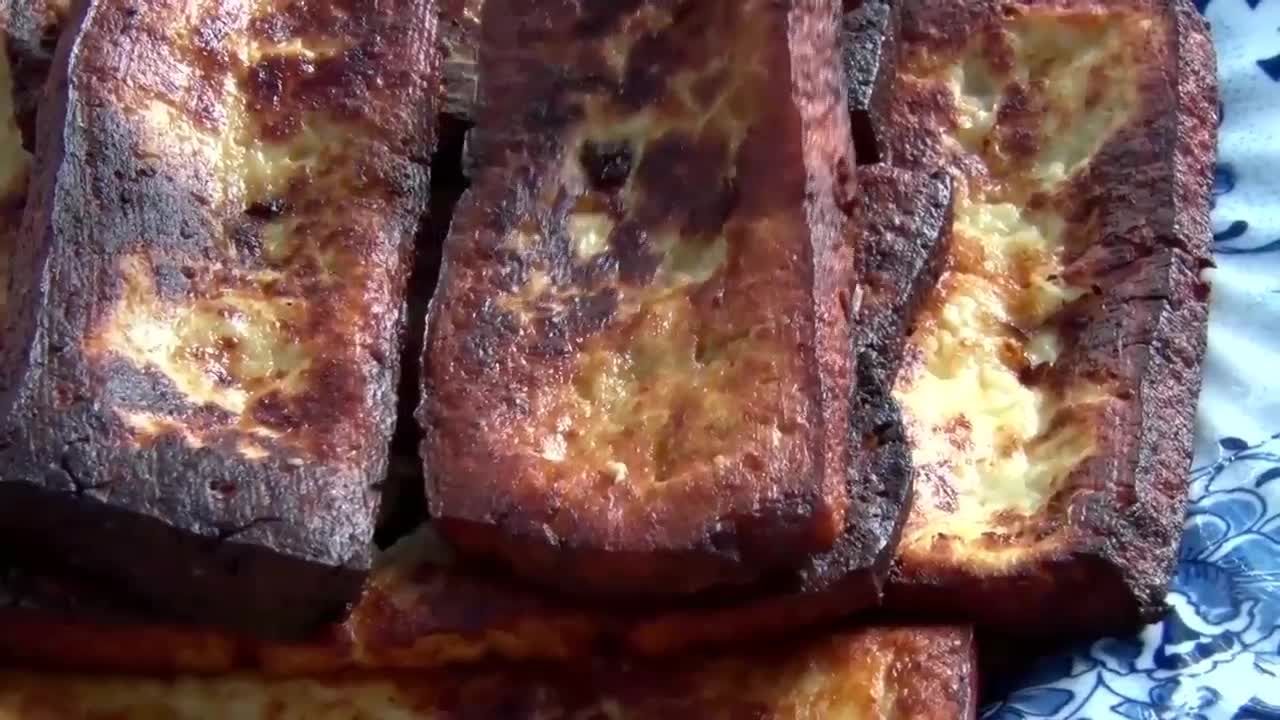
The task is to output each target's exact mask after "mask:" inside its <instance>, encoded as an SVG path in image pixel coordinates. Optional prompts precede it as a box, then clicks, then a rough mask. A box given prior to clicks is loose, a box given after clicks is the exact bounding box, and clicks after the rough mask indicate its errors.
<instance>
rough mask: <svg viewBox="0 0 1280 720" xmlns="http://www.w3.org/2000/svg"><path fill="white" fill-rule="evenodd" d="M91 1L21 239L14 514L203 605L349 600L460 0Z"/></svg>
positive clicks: (115, 570) (66, 68)
mask: <svg viewBox="0 0 1280 720" xmlns="http://www.w3.org/2000/svg"><path fill="white" fill-rule="evenodd" d="M82 5H83V8H82V10H81V13H80V15H79V16H78V17H77V18H75V19H74V20H73V24H72V28H71V29H70V30H69V31H68V32H69V33H71V37H69V38H68V39H67V41H66V42H63V43H62V46H61V51H60V54H59V57H58V60H57V62H58V65H57V68H56V70H55V81H54V87H56V88H57V92H56V93H51V94H50V95H49V96H48V97H47V98H46V100H45V104H44V106H43V107H42V108H41V111H40V112H41V115H40V133H39V137H38V141H37V147H36V159H35V171H34V176H33V177H34V179H33V185H34V187H33V191H32V198H33V203H32V205H31V206H30V207H28V208H27V211H26V215H25V219H24V224H23V229H22V232H21V235H20V238H19V242H18V246H17V254H16V256H15V268H16V271H15V273H14V277H15V282H14V283H13V287H12V291H11V293H10V295H9V297H10V314H11V318H12V321H11V323H10V325H11V328H10V332H9V335H8V337H7V340H6V344H7V345H8V348H7V349H11V350H12V352H11V353H9V355H8V367H7V368H6V371H7V373H8V375H9V376H10V377H11V378H12V380H13V385H12V391H11V393H10V394H9V395H8V396H6V397H5V398H4V400H3V403H0V414H2V416H3V421H2V422H3V435H2V436H0V476H2V477H3V478H4V479H3V480H2V481H0V533H5V534H8V535H10V536H11V537H14V538H16V541H17V542H19V543H20V544H23V545H26V546H28V547H30V548H31V549H32V550H33V551H40V552H47V553H50V554H51V555H52V556H54V557H56V558H58V559H59V560H61V561H65V562H67V563H68V564H70V565H73V566H75V567H79V568H81V569H83V570H85V571H87V572H90V573H93V574H97V575H99V576H103V577H106V578H110V579H111V580H112V581H113V582H115V583H117V584H119V586H120V587H121V588H122V590H123V591H125V592H128V593H131V594H134V595H136V596H138V597H140V598H143V599H144V600H145V601H146V602H148V603H150V604H152V605H154V606H157V607H162V608H164V610H165V611H166V612H176V613H179V614H181V615H184V616H186V617H188V618H191V619H196V620H200V621H208V622H214V623H226V624H230V625H233V626H237V627H241V628H245V629H252V630H255V631H262V632H272V633H290V632H294V631H297V630H298V629H299V628H301V627H308V626H311V625H312V624H314V623H315V622H317V621H318V620H321V619H329V618H333V617H334V616H336V615H338V614H339V613H341V611H342V610H343V608H344V607H345V606H346V605H347V604H348V603H350V602H351V601H352V600H353V599H354V598H355V597H356V595H357V594H358V592H359V589H360V586H361V583H362V581H363V577H364V574H365V571H366V570H367V567H368V564H369V561H370V556H371V552H372V551H371V537H372V527H373V523H374V518H375V514H376V511H377V507H378V498H379V494H378V485H379V483H380V482H381V481H382V480H383V476H384V474H385V471H386V465H387V445H388V439H389V437H390V434H391V429H392V425H393V423H394V419H395V392H394V390H395V387H396V378H397V372H398V359H399V347H400V334H401V325H402V320H403V318H402V315H403V305H404V292H405V280H406V273H407V265H408V262H407V259H408V254H409V250H410V246H411V241H412V238H413V234H414V231H415V228H416V226H417V222H418V218H419V215H420V214H421V212H422V211H423V209H424V207H425V201H426V190H427V169H426V164H425V163H426V161H427V158H428V156H429V154H430V151H431V148H432V145H433V133H434V113H433V112H432V109H433V108H434V106H435V103H436V101H437V94H438V83H437V74H438V67H437V66H438V63H439V58H438V57H437V54H436V53H435V52H434V51H433V50H432V47H433V45H434V42H435V30H436V22H435V12H436V9H435V6H434V5H433V4H432V3H431V2H427V1H426V0H402V1H401V0H395V1H393V2H386V3H379V4H376V5H369V4H367V3H363V2H357V1H356V0H350V1H343V2H335V3H325V4H302V3H292V2H271V1H270V0H237V1H234V2H204V1H200V0H159V1H157V2H148V3H145V4H138V3H133V2H125V1H124V0H96V1H94V2H88V3H83V4H82ZM156 548H164V552H156Z"/></svg>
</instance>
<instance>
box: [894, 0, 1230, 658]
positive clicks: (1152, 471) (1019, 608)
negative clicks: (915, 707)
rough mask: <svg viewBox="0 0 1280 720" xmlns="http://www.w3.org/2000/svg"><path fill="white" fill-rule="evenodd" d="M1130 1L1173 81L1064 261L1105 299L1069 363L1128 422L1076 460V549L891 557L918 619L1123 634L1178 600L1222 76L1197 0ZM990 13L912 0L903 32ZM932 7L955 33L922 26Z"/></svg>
mask: <svg viewBox="0 0 1280 720" xmlns="http://www.w3.org/2000/svg"><path fill="white" fill-rule="evenodd" d="M1025 4H1026V6H1027V7H1029V8H1032V9H1034V8H1036V7H1039V6H1041V5H1044V6H1047V7H1052V8H1062V7H1071V6H1072V5H1071V3H1069V2H1066V1H1065V0H1053V1H1046V2H1044V3H1025ZM1127 4H1128V5H1132V6H1137V7H1139V8H1144V9H1149V8H1154V9H1155V13H1154V14H1155V15H1156V16H1157V17H1159V18H1161V19H1162V20H1163V21H1165V22H1167V23H1168V24H1169V28H1170V35H1169V37H1170V40H1171V43H1170V46H1169V47H1168V48H1167V49H1166V53H1167V57H1166V58H1164V59H1165V60H1167V63H1166V66H1164V67H1153V68H1148V72H1149V73H1150V74H1152V76H1154V77H1156V78H1160V79H1161V80H1157V81H1156V82H1151V81H1150V79H1148V82H1147V84H1146V85H1144V87H1145V88H1146V89H1147V90H1148V91H1149V90H1150V89H1151V88H1152V87H1153V86H1154V87H1160V85H1161V82H1162V81H1163V84H1164V86H1165V87H1167V92H1165V91H1163V90H1161V92H1159V93H1158V94H1157V95H1156V96H1155V98H1154V100H1153V98H1152V95H1151V94H1147V95H1144V102H1145V105H1144V109H1143V112H1141V113H1139V114H1138V115H1137V116H1136V117H1135V118H1134V119H1133V120H1132V121H1131V122H1129V123H1128V124H1126V125H1125V126H1124V127H1123V128H1121V130H1120V131H1119V132H1118V133H1117V134H1116V135H1115V136H1113V137H1112V138H1111V139H1110V140H1108V141H1107V142H1106V144H1105V145H1104V147H1103V148H1102V150H1101V151H1100V152H1099V154H1098V155H1097V156H1096V157H1095V159H1094V160H1092V161H1091V163H1090V167H1089V168H1088V169H1087V170H1086V171H1085V173H1084V175H1083V179H1082V180H1081V181H1080V182H1079V183H1076V184H1075V185H1074V188H1080V187H1087V188H1090V191H1089V194H1088V197H1086V198H1083V199H1082V200H1081V201H1080V203H1079V205H1081V206H1084V207H1086V208H1088V207H1093V208H1096V207H1099V206H1101V207H1103V208H1106V209H1107V210H1106V211H1105V212H1104V213H1103V215H1104V216H1103V217H1102V219H1101V230H1100V236H1101V242H1099V243H1097V244H1096V247H1095V248H1094V249H1093V250H1092V251H1086V252H1085V253H1083V254H1082V255H1081V257H1079V258H1076V259H1074V260H1072V261H1071V262H1069V264H1068V267H1067V269H1066V271H1065V272H1066V273H1075V274H1076V276H1077V277H1076V278H1073V279H1074V280H1077V281H1078V280H1081V279H1085V278H1087V279H1088V281H1091V282H1085V283H1084V284H1085V285H1086V286H1087V285H1090V284H1092V286H1093V287H1094V290H1095V296H1094V297H1092V298H1085V299H1084V300H1083V301H1081V302H1080V303H1078V304H1077V305H1076V306H1075V307H1069V308H1068V310H1067V311H1066V318H1065V323H1064V330H1065V331H1066V333H1065V337H1064V339H1065V342H1064V345H1065V346H1066V348H1067V350H1066V352H1065V353H1064V357H1063V359H1062V360H1060V361H1059V363H1061V364H1063V365H1065V366H1067V367H1070V368H1071V370H1072V372H1074V373H1076V374H1078V375H1082V376H1085V377H1094V378H1100V379H1103V380H1106V381H1110V382H1112V383H1115V384H1116V385H1117V386H1119V392H1118V394H1117V399H1118V400H1119V401H1120V402H1119V403H1117V404H1113V405H1111V406H1109V408H1108V410H1107V412H1106V414H1105V415H1104V417H1100V418H1097V422H1099V423H1105V424H1107V425H1109V426H1114V427H1126V428H1131V430H1126V431H1118V432H1112V433H1109V434H1108V435H1107V436H1106V437H1104V438H1102V441H1103V442H1105V443H1107V444H1106V445H1104V447H1103V448H1102V450H1101V452H1100V453H1098V454H1097V455H1096V456H1095V457H1092V458H1090V459H1088V460H1086V461H1085V462H1084V463H1082V465H1081V466H1080V467H1078V468H1077V469H1076V470H1075V471H1073V472H1072V474H1071V476H1070V478H1069V485H1070V486H1071V487H1072V488H1076V489H1079V488H1087V491H1081V492H1074V493H1071V496H1070V497H1066V498H1063V497H1055V498H1053V499H1052V500H1051V504H1050V508H1051V509H1052V512H1053V513H1054V514H1055V516H1056V518H1057V522H1058V523H1059V526H1058V527H1059V530H1058V531H1059V532H1062V533H1065V537H1066V542H1065V547H1059V548H1054V549H1052V550H1050V551H1049V552H1046V553H1041V555H1040V556H1039V557H1038V558H1037V559H1036V560H1034V561H1033V562H1029V563H1024V564H1022V565H1021V566H1018V567H1015V568H1012V569H1010V570H1009V571H1008V572H1006V573H1004V574H1002V575H1000V576H996V577H990V576H987V577H983V576H980V575H979V574H977V573H975V572H972V571H971V570H970V569H969V568H966V567H965V566H964V565H963V563H960V564H955V563H951V562H949V561H945V560H940V561H938V562H937V563H933V564H929V565H926V566H924V567H903V566H902V565H901V564H895V567H894V570H893V573H892V575H891V578H890V581H889V584H888V587H887V588H886V606H887V607H890V608H892V609H894V610H895V611H898V612H901V613H903V614H906V615H907V616H917V615H922V614H927V615H928V616H929V617H931V618H950V619H963V620H966V621H973V622H977V623H978V624H979V625H980V626H982V627H984V628H987V627H989V628H990V629H991V630H992V631H994V632H997V633H1000V634H1006V635H1020V636H1024V637H1025V636H1045V637H1068V636H1069V637H1078V636H1079V633H1081V632H1088V633H1098V634H1108V633H1115V632H1124V631H1128V630H1131V629H1133V628H1135V627H1138V626H1140V625H1142V624H1144V623H1148V622H1152V621H1155V620H1158V619H1159V618H1160V617H1161V616H1162V615H1163V614H1164V612H1165V611H1166V609H1167V608H1166V606H1165V605H1164V600H1163V599H1164V596H1165V593H1166V592H1167V587H1168V583H1169V580H1170V578H1171V576H1172V573H1173V570H1174V566H1175V563H1176V560H1177V548H1178V543H1179V542H1180V540H1181V536H1182V527H1183V518H1184V514H1185V508H1186V504H1187V490H1188V488H1187V479H1186V474H1187V470H1188V468H1189V466H1190V462H1191V454H1192V443H1193V440H1194V436H1193V424H1194V414H1195V408H1196V398H1197V396H1198V393H1199V387H1200V367H1201V362H1202V360H1203V357H1204V351H1205V344H1206V334H1207V325H1208V308H1207V305H1208V302H1207V301H1208V295H1209V289H1208V285H1207V283H1206V282H1205V281H1204V280H1203V278H1202V275H1201V273H1202V271H1204V270H1205V269H1207V268H1209V267H1211V266H1212V260H1211V257H1210V247H1209V241H1210V238H1211V237H1212V233H1211V231H1210V229H1209V219H1208V210H1209V200H1210V196H1211V182H1212V169H1213V163H1214V158H1215V153H1216V144H1215V137H1216V127H1217V117H1218V114H1217V113H1218V110H1217V104H1216V98H1217V76H1216V69H1215V56H1214V53H1213V49H1212V43H1211V40H1210V36H1209V31H1208V25H1207V23H1206V21H1205V20H1204V18H1203V17H1201V15H1200V14H1199V13H1198V12H1197V11H1196V9H1195V8H1194V7H1193V6H1192V5H1191V4H1190V3H1189V2H1187V1H1186V0H1173V2H1169V3H1163V2H1148V1H1147V0H1128V2H1127ZM1082 5H1085V6H1086V7H1087V6H1089V5H1088V4H1087V3H1082ZM1108 7H1111V6H1108ZM987 11H988V9H987V6H985V5H975V6H970V7H966V8H965V9H963V10H959V9H954V8H953V9H944V8H942V7H941V6H938V7H934V6H933V4H932V0H928V1H925V2H920V3H916V4H914V5H912V6H910V12H909V13H908V15H907V18H906V19H905V21H904V24H905V28H904V32H905V33H906V37H907V38H908V39H909V41H911V42H927V43H934V42H937V43H939V44H940V45H941V46H947V45H948V44H957V43H958V42H959V39H958V38H959V37H963V35H964V33H965V31H966V30H965V29H966V28H971V27H972V25H973V23H974V22H980V21H981V19H980V16H981V15H982V14H983V13H984V12H987ZM931 14H932V15H934V16H936V17H932V20H935V21H936V20H938V19H939V18H943V21H942V22H938V23H937V24H938V25H939V26H946V27H947V30H945V31H939V30H937V29H936V27H935V28H933V29H931V30H927V31H923V32H921V31H920V30H919V29H918V27H916V25H917V23H921V22H922V20H925V19H926V18H930V15H931ZM920 132H921V130H920V129H919V128H915V129H908V130H907V131H906V134H905V135H903V141H904V142H905V145H903V144H900V146H899V149H900V150H902V149H904V148H905V149H906V152H905V153H902V154H900V155H899V157H906V156H911V157H912V159H913V160H914V161H920V160H925V159H929V158H930V157H931V155H932V154H931V152H930V151H929V147H928V145H929V144H928V143H927V142H926V143H921V142H920V137H921V136H920ZM921 151H923V153H922V152H921ZM932 159H933V160H937V159H938V158H937V157H936V156H933V157H932ZM1114 348H1121V350H1120V353H1119V354H1116V353H1114V352H1113V349H1114Z"/></svg>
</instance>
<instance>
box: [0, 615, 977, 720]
mask: <svg viewBox="0 0 1280 720" xmlns="http://www.w3.org/2000/svg"><path fill="white" fill-rule="evenodd" d="M972 653H973V647H972V639H971V637H970V634H969V632H968V631H967V630H961V629H955V628H894V629H871V630H862V631H856V632H847V633H840V634H836V635H834V636H832V637H830V638H825V639H822V640H816V641H809V642H807V643H805V644H802V645H799V646H793V647H792V648H791V649H788V650H785V651H778V652H773V653H771V654H757V655H751V654H740V655H734V656H720V657H714V658H708V659H697V660H694V659H690V660H686V661H683V662H681V663H677V664H675V665H668V666H666V667H662V668H657V667H652V666H646V665H643V664H635V665H626V666H621V667H620V666H618V665H617V664H616V663H608V662H597V663H594V664H588V665H585V666H581V667H575V668H574V669H573V671H572V673H571V674H556V673H557V671H555V670H554V669H552V670H544V671H541V672H540V673H535V672H532V671H530V670H527V669H526V670H515V669H505V670H498V669H480V670H475V671H472V672H468V673H451V674H445V673H437V674H426V675H421V674H420V675H407V674H397V673H380V674H377V675H370V674H364V675H360V674H354V675H343V676H334V677H320V678H315V679H286V678H271V677H265V676H261V675H235V676H223V677H210V678H200V677H178V678H173V679H147V678H140V677H89V676H59V675H33V674H30V673H20V672H13V671H9V672H0V718H3V719H4V720H35V719H36V718H41V719H43V718H68V719H70V718H106V717H167V718H174V719H175V720H178V719H182V720H188V719H189V720H196V719H198V718H224V717H232V716H234V717H236V718H242V719H243V720H255V719H257V718H262V719H263V720H265V719H266V718H274V719H277V720H279V719H283V718H339V717H340V718H345V719H351V720H357V719H358V720H363V719H366V718H367V719H369V720H373V719H375V718H378V719H382V718H391V717H395V718H406V720H407V719H409V718H414V719H417V718H422V719H423V720H426V719H437V718H439V719H444V718H477V720H479V719H480V718H495V717H504V718H528V719H529V720H534V719H537V720H553V719H559V718H563V719H564V720H569V719H570V718H595V717H607V718H631V719H635V720H641V719H646V718H654V719H655V720H656V719H658V718H662V719H663V720H666V719H670V718H691V719H692V718H698V719H700V720H701V719H703V718H724V719H725V720H729V719H735V720H737V719H742V720H746V719H748V718H750V719H751V720H763V719H766V718H768V719H773V720H801V719H802V718H831V717H841V718H850V719H851V720H852V719H855V718H856V719H859V720H860V719H862V718H867V719H868V720H870V719H872V718H874V719H876V720H891V719H896V718H903V719H906V718H911V719H912V720H935V719H936V720H944V719H946V720H951V719H954V720H961V719H964V718H969V717H971V716H972V715H971V713H972V706H973V702H974V699H975V695H974V693H975V691H976V688H975V687H974V676H973V657H972Z"/></svg>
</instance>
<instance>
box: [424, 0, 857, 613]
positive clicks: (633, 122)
mask: <svg viewBox="0 0 1280 720" xmlns="http://www.w3.org/2000/svg"><path fill="white" fill-rule="evenodd" d="M600 8H602V9H599V11H598V12H597V11H594V10H593V11H591V12H589V13H588V12H586V11H582V12H584V13H586V14H583V15H581V16H579V15H575V14H574V13H575V12H576V11H574V10H571V9H570V8H568V7H567V6H566V7H559V6H557V8H556V9H555V10H553V11H548V10H547V8H546V7H545V6H544V5H541V4H537V3H530V2H505V1H501V2H498V1H494V0H491V1H490V2H486V3H485V11H484V22H483V23H482V29H481V32H482V37H483V41H482V46H481V59H480V67H481V72H480V82H481V84H482V96H483V98H484V99H485V101H486V104H485V106H484V107H483V108H481V110H480V113H479V116H478V119H477V128H476V129H475V130H474V131H473V133H472V135H471V137H470V138H469V143H470V151H471V160H472V162H473V163H474V165H475V166H476V167H477V168H479V171H478V174H477V175H476V177H475V184H474V186H473V188H472V189H471V191H470V192H469V194H468V196H467V197H465V198H464V199H463V201H462V203H461V204H460V206H459V208H458V210H457V213H456V216H455V219H454V223H453V228H452V232H451V237H450V240H449V242H448V243H447V244H446V248H445V262H444V266H443V273H442V279H441V286H440V290H439V291H438V292H437V296H436V298H435V300H434V302H433V306H432V314H431V320H430V328H429V331H428V340H427V348H426V352H425V360H424V365H425V373H424V388H425V389H424V403H423V406H422V409H421V411H420V418H421V420H422V423H423V426H424V428H425V429H426V433H427V438H426V441H425V442H424V445H423V455H424V459H425V464H426V468H427V472H428V497H429V499H430V504H431V510H432V515H433V517H435V518H436V519H437V520H438V522H439V523H440V526H441V527H442V529H443V530H444V532H445V533H446V534H447V535H449V537H450V539H451V540H452V541H454V542H456V543H457V544H459V545H460V546H461V547H463V548H466V549H467V550H469V551H472V552H479V553H482V554H485V555H493V556H497V557H499V558H501V559H502V560H503V561H504V562H506V563H507V564H508V565H509V566H510V567H512V568H514V569H515V570H516V571H517V572H519V573H520V574H522V575H524V576H526V577H528V578H530V579H533V580H536V581H538V582H543V583H548V584H554V585H556V586H557V587H559V588H560V589H561V590H565V591H569V592H580V593H581V592H597V593H609V594H612V593H626V594H649V595H673V594H677V595H678V594H685V593H689V592H693V591H698V590H703V589H706V588H709V587H713V586H717V585H724V584H741V583H745V582H751V581H755V580H758V579H759V578H760V577H762V576H763V575H764V574H766V573H768V572H769V571H771V570H778V569H785V568H787V567H794V566H795V565H796V564H797V563H799V562H803V559H804V558H806V557H807V556H808V555H810V554H811V553H813V552H815V551H821V550H825V549H828V548H830V547H831V545H832V543H833V542H834V540H835V537H836V535H837V534H838V533H839V531H840V528H841V525H842V521H843V516H844V507H845V505H846V497H845V492H844V487H845V472H844V468H845V465H846V459H845V451H846V449H845V439H846V427H847V423H848V407H847V404H846V402H845V398H846V397H847V394H848V378H847V376H848V367H847V355H848V353H847V349H846V348H847V345H846V343H847V340H846V338H847V334H848V328H847V318H846V317H844V315H843V312H842V310H841V308H842V303H841V302H840V298H841V297H845V298H847V296H848V288H849V281H850V279H849V272H848V270H847V268H848V257H847V252H846V250H845V245H844V243H843V242H841V231H842V229H843V224H844V214H843V212H842V211H841V210H840V208H839V207H838V206H837V202H838V200H839V198H838V195H839V194H840V193H841V192H842V191H843V189H842V188H841V187H839V185H840V183H841V182H842V181H843V180H847V177H845V178H841V177H838V176H837V170H838V168H841V167H844V168H845V169H846V171H847V169H848V167H849V166H850V164H851V153H852V149H851V147H850V143H849V129H848V122H847V117H846V113H845V112H844V106H843V96H842V95H841V93H840V88H841V82H840V77H839V74H838V68H837V67H835V65H834V64H833V63H831V62H830V60H829V58H831V57H834V52H835V44H836V39H835V36H836V22H835V19H836V13H837V8H836V7H835V4H834V3H832V2H822V1H820V0H804V1H797V2H793V3H783V4H776V3H772V4H771V3H763V2H761V3H749V4H747V5H742V4H741V3H731V2H727V0H726V1H725V2H720V1H719V0H717V1H716V2H708V3H700V4H697V5H696V6H693V5H689V6H680V5H679V4H678V3H675V2H656V3H648V4H644V5H642V6H637V5H634V4H625V5H620V6H609V9H607V10H605V9H603V8H605V6H600ZM711 34H714V37H715V40H714V41H711V40H710V39H709V38H711V37H712V35H711ZM793 78H805V79H804V81H800V80H796V79H793Z"/></svg>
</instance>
